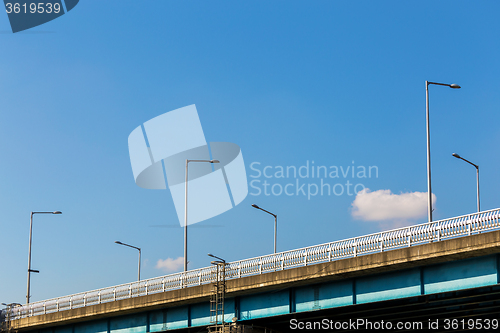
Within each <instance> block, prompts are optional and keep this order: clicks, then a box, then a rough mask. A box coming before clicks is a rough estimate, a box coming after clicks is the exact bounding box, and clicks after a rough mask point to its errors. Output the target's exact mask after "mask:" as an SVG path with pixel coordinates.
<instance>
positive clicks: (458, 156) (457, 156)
mask: <svg viewBox="0 0 500 333" xmlns="http://www.w3.org/2000/svg"><path fill="white" fill-rule="evenodd" d="M451 155H452V156H454V157H456V158H461V157H460V155H458V154H457V153H453V154H451Z"/></svg>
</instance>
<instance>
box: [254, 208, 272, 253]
mask: <svg viewBox="0 0 500 333" xmlns="http://www.w3.org/2000/svg"><path fill="white" fill-rule="evenodd" d="M252 207H253V208H257V209H260V210H262V211H264V212H266V213H268V214H271V215H272V216H274V253H276V232H277V228H278V215H276V214H273V213H271V212H269V211H267V210H265V209H262V208H260V207H259V206H257V205H256V204H252Z"/></svg>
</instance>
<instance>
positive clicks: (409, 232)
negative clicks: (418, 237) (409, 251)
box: [406, 228, 411, 247]
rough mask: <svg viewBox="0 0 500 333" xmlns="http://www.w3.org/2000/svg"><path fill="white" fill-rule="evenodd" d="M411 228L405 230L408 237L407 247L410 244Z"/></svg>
mask: <svg viewBox="0 0 500 333" xmlns="http://www.w3.org/2000/svg"><path fill="white" fill-rule="evenodd" d="M410 230H411V228H408V229H407V231H406V237H408V247H410V246H411V231H410Z"/></svg>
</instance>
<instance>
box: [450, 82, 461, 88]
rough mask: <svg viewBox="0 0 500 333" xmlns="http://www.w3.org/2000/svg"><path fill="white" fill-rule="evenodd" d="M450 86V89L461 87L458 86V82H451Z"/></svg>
mask: <svg viewBox="0 0 500 333" xmlns="http://www.w3.org/2000/svg"><path fill="white" fill-rule="evenodd" d="M450 88H452V89H460V88H462V87H460V86H459V85H458V84H456V83H452V84H450Z"/></svg>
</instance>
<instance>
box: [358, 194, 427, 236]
mask: <svg viewBox="0 0 500 333" xmlns="http://www.w3.org/2000/svg"><path fill="white" fill-rule="evenodd" d="M427 200H428V196H427V192H409V193H401V194H394V193H392V192H391V190H378V191H375V192H370V189H368V188H367V189H364V190H363V191H360V192H358V194H357V195H356V199H354V202H353V203H352V211H351V214H352V216H353V217H354V218H356V219H360V220H363V221H377V222H387V223H389V224H391V225H392V226H395V227H398V226H403V225H405V224H408V220H415V219H418V218H422V217H424V216H426V215H427ZM432 202H433V205H434V203H435V202H436V195H434V194H432Z"/></svg>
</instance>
